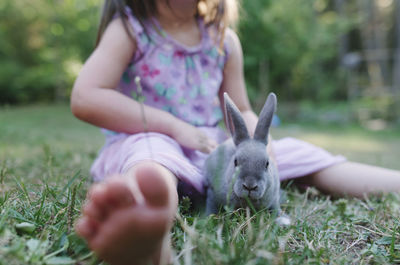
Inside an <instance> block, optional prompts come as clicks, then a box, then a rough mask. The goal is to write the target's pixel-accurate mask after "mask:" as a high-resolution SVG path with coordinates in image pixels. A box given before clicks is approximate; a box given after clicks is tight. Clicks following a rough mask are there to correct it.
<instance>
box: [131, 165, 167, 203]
mask: <svg viewBox="0 0 400 265" xmlns="http://www.w3.org/2000/svg"><path fill="white" fill-rule="evenodd" d="M136 174H137V182H138V185H139V188H140V191H141V192H142V194H143V197H144V198H145V200H146V202H147V203H148V204H149V205H151V206H154V207H164V206H167V205H168V186H167V182H166V180H165V178H164V176H163V175H162V171H161V170H160V169H158V168H156V167H151V166H146V167H141V168H139V169H138V171H137V172H136Z"/></svg>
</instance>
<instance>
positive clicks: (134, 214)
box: [76, 164, 177, 265]
mask: <svg viewBox="0 0 400 265" xmlns="http://www.w3.org/2000/svg"><path fill="white" fill-rule="evenodd" d="M170 177H173V175H172V174H171V173H170V172H169V171H167V170H166V169H165V168H162V167H161V166H159V165H157V164H146V165H144V166H140V167H137V168H136V170H134V171H130V173H128V174H127V175H124V176H115V177H112V178H110V179H109V180H107V181H105V182H104V183H100V184H95V185H94V186H93V187H92V188H91V190H90V192H89V195H88V202H87V204H86V205H85V206H84V209H83V217H82V218H81V219H80V220H79V221H78V223H77V224H76V231H77V233H78V234H79V235H80V236H82V237H83V238H85V239H86V241H87V242H88V245H89V247H90V248H91V249H92V250H93V251H94V252H96V254H97V255H98V256H99V257H100V258H102V259H104V260H105V261H107V262H108V263H110V264H112V265H128V264H129V265H133V264H135V265H136V264H148V262H149V261H152V262H153V263H154V264H159V263H162V257H161V256H162V253H163V249H165V247H166V248H167V252H168V251H169V248H170V247H169V246H164V245H165V244H168V240H166V239H167V237H168V232H169V229H170V227H171V225H172V221H173V217H174V214H175V211H176V206H177V205H176V204H177V199H176V198H175V197H176V188H175V186H174V185H173V184H172V185H171V183H173V181H172V182H171V181H169V180H168V178H170ZM135 179H136V180H137V181H135ZM132 180H133V181H132ZM132 183H137V184H134V185H133V186H132ZM160 260H161V261H160ZM164 262H168V261H164Z"/></svg>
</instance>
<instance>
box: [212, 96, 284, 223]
mask: <svg viewBox="0 0 400 265" xmlns="http://www.w3.org/2000/svg"><path fill="white" fill-rule="evenodd" d="M224 101H225V116H226V127H227V128H228V130H229V131H230V133H231V135H232V137H231V138H230V139H228V140H226V141H225V142H223V143H222V144H220V145H219V146H218V147H217V148H216V149H215V150H214V151H213V152H212V153H211V154H210V155H209V157H208V158H207V160H206V162H205V168H204V170H205V172H204V173H205V176H206V181H207V185H206V186H207V201H206V214H212V213H217V212H218V210H219V209H220V207H221V206H224V205H230V206H232V207H233V208H241V207H246V206H249V203H251V204H252V206H253V207H254V208H255V209H264V208H267V209H270V210H273V211H276V212H277V214H278V216H279V215H280V213H281V211H280V180H279V175H278V171H277V168H276V166H275V164H274V163H273V162H272V161H271V159H270V158H269V156H268V154H267V151H266V150H267V149H266V147H267V144H268V133H269V128H270V126H271V122H272V117H273V114H274V112H275V110H276V105H277V99H276V96H275V94H274V93H270V94H269V96H268V98H267V100H266V102H265V104H264V107H263V109H262V111H261V113H260V117H259V120H258V123H257V126H256V129H255V132H254V137H253V138H251V137H250V136H249V133H248V131H247V127H246V124H245V122H244V120H243V118H242V116H241V113H240V111H239V109H238V108H237V107H236V106H235V104H234V103H233V101H232V100H231V99H230V98H229V96H228V94H227V93H224ZM286 221H287V220H286ZM284 222H285V221H284Z"/></svg>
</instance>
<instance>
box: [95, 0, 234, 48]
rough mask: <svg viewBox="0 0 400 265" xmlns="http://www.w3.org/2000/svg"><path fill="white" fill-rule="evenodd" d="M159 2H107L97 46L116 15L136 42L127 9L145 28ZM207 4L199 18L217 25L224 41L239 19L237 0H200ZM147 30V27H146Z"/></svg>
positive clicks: (112, 0) (113, 0) (144, 0)
mask: <svg viewBox="0 0 400 265" xmlns="http://www.w3.org/2000/svg"><path fill="white" fill-rule="evenodd" d="M156 1H157V0H105V1H104V5H103V9H102V14H101V18H100V26H99V29H98V31H97V39H96V46H97V45H98V44H99V42H100V39H101V37H102V35H103V33H104V31H105V29H106V28H107V26H108V24H109V23H110V21H111V20H112V19H113V16H114V15H118V16H120V17H121V18H123V19H122V23H123V26H124V28H125V30H126V31H127V33H128V35H129V36H130V37H131V39H132V40H134V37H133V35H132V33H131V31H130V30H129V27H128V23H127V20H126V14H125V7H126V6H128V7H130V9H131V10H132V13H133V15H134V16H135V17H136V18H137V19H138V20H139V22H140V23H141V24H142V26H143V27H144V21H145V20H146V19H148V18H151V17H152V16H154V15H155V14H156ZM167 1H168V0H167ZM199 1H202V2H204V3H205V4H206V6H207V9H206V12H205V13H201V14H200V12H199V11H197V16H202V17H204V20H205V22H206V25H207V26H211V25H215V26H216V28H217V29H218V31H219V33H220V34H221V36H222V38H221V39H223V36H224V32H225V29H226V27H228V26H230V25H234V23H235V22H236V20H237V17H238V7H237V1H236V0H199ZM144 28H145V27H144Z"/></svg>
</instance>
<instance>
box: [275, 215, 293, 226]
mask: <svg viewBox="0 0 400 265" xmlns="http://www.w3.org/2000/svg"><path fill="white" fill-rule="evenodd" d="M275 222H276V223H277V224H278V225H279V226H289V225H290V224H291V221H290V218H289V217H288V216H286V215H281V216H279V217H278V218H276V219H275Z"/></svg>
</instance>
